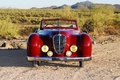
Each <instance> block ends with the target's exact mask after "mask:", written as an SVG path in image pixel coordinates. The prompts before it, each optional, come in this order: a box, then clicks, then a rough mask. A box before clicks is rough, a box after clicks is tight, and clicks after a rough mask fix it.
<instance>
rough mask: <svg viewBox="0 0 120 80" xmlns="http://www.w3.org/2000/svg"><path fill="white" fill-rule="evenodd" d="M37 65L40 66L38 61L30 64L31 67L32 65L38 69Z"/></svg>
mask: <svg viewBox="0 0 120 80" xmlns="http://www.w3.org/2000/svg"><path fill="white" fill-rule="evenodd" d="M39 64H40V63H39V61H33V62H32V65H33V66H34V67H38V66H39Z"/></svg>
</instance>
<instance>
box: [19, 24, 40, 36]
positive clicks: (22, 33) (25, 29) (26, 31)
mask: <svg viewBox="0 0 120 80" xmlns="http://www.w3.org/2000/svg"><path fill="white" fill-rule="evenodd" d="M38 28H39V26H27V27H23V28H21V29H20V30H19V34H20V36H22V37H25V36H29V35H30V34H31V33H33V32H35V31H36V30H37V29H38Z"/></svg>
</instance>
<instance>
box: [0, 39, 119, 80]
mask: <svg viewBox="0 0 120 80" xmlns="http://www.w3.org/2000/svg"><path fill="white" fill-rule="evenodd" d="M78 65H79V64H78V62H67V63H65V62H55V61H54V62H48V63H41V65H40V66H39V67H38V68H34V67H32V65H31V63H30V62H27V60H26V50H0V80H120V41H113V42H108V43H105V44H101V43H98V44H95V45H93V59H92V60H91V61H88V62H86V63H85V66H84V68H79V67H78Z"/></svg>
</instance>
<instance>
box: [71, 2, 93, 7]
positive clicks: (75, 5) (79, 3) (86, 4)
mask: <svg viewBox="0 0 120 80" xmlns="http://www.w3.org/2000/svg"><path fill="white" fill-rule="evenodd" d="M93 4H94V3H92V2H90V1H84V2H78V3H76V4H73V5H72V6H71V8H72V9H89V8H90V7H91V5H93Z"/></svg>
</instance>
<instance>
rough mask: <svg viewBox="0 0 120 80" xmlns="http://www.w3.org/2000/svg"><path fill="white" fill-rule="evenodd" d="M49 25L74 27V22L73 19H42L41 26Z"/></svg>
mask: <svg viewBox="0 0 120 80" xmlns="http://www.w3.org/2000/svg"><path fill="white" fill-rule="evenodd" d="M50 27H63V28H76V27H77V26H76V22H75V21H73V20H59V19H58V20H43V21H42V28H50Z"/></svg>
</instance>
